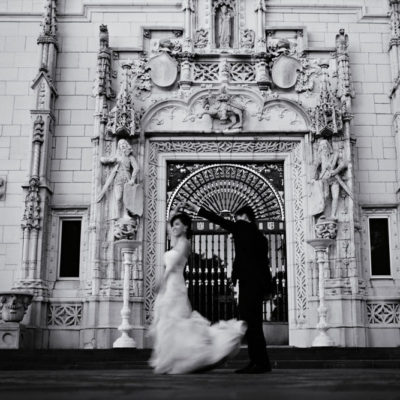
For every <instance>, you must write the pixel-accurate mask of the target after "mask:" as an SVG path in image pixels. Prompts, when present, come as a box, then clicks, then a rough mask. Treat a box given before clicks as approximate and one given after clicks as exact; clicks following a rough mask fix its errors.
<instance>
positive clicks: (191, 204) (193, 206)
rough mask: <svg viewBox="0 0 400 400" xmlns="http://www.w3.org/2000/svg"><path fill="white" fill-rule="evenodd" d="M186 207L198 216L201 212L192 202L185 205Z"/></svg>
mask: <svg viewBox="0 0 400 400" xmlns="http://www.w3.org/2000/svg"><path fill="white" fill-rule="evenodd" d="M185 206H186V208H187V209H189V210H190V211H193V212H195V213H196V214H197V213H198V212H199V210H200V207H199V206H196V204H193V203H192V202H190V201H187V202H186V204H185Z"/></svg>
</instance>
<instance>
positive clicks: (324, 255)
mask: <svg viewBox="0 0 400 400" xmlns="http://www.w3.org/2000/svg"><path fill="white" fill-rule="evenodd" d="M307 243H308V244H309V245H311V246H312V247H313V248H314V250H315V254H316V258H317V260H316V261H317V265H318V280H319V283H318V291H319V307H318V324H317V330H318V335H317V336H316V338H315V339H314V341H313V343H312V346H313V347H327V346H334V342H333V340H332V339H331V338H330V337H329V335H328V332H327V331H328V329H329V325H328V323H327V321H326V319H327V314H328V308H327V307H326V305H325V284H324V283H325V271H326V266H327V263H328V249H329V246H330V245H331V244H333V243H334V240H333V239H312V240H307Z"/></svg>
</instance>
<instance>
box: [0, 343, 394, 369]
mask: <svg viewBox="0 0 400 400" xmlns="http://www.w3.org/2000/svg"><path fill="white" fill-rule="evenodd" d="M268 352H269V356H270V359H271V364H272V366H273V368H282V369H292V368H299V369H302V368H304V369H307V368H310V369H311V368H400V348H306V349H303V348H301V349H300V348H293V347H270V348H269V349H268ZM150 354H151V350H149V349H144V350H138V349H106V350H1V351H0V370H29V369H40V370H46V369H47V370H48V369H147V368H149V366H148V363H147V360H148V359H149V357H150ZM247 360H248V358H247V349H246V348H242V349H241V350H240V352H239V354H238V355H237V356H236V357H235V358H234V359H233V360H230V361H229V362H228V363H226V364H225V365H224V366H223V368H232V369H236V368H239V367H241V366H243V365H244V364H245V363H246V362H247Z"/></svg>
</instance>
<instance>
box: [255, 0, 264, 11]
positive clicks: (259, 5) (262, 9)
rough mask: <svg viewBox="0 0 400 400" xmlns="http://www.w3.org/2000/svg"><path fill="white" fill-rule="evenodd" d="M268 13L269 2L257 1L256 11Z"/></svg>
mask: <svg viewBox="0 0 400 400" xmlns="http://www.w3.org/2000/svg"><path fill="white" fill-rule="evenodd" d="M259 10H260V11H263V12H267V0H257V2H256V8H255V11H259Z"/></svg>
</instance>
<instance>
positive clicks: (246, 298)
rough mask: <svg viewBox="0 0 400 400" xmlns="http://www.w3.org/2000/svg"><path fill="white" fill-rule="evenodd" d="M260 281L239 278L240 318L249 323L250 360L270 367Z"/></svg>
mask: <svg viewBox="0 0 400 400" xmlns="http://www.w3.org/2000/svg"><path fill="white" fill-rule="evenodd" d="M258 286H259V285H258V282H251V281H250V282H248V281H242V280H239V318H240V319H241V320H244V321H245V322H246V323H247V331H246V339H247V346H248V352H249V358H250V362H252V363H254V364H256V365H259V366H265V367H270V362H269V358H268V353H267V348H266V342H265V337H264V332H263V290H262V288H261V287H258Z"/></svg>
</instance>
